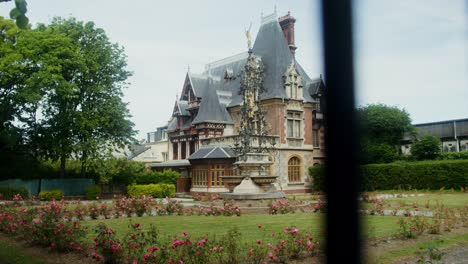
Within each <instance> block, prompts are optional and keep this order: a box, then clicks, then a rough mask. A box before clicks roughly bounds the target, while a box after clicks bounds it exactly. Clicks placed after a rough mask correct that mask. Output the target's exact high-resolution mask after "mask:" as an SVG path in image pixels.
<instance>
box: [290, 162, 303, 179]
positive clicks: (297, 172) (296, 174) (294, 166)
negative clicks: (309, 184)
mask: <svg viewBox="0 0 468 264" xmlns="http://www.w3.org/2000/svg"><path fill="white" fill-rule="evenodd" d="M288 180H289V182H300V181H301V160H300V159H299V158H298V157H292V158H290V159H289V161H288Z"/></svg>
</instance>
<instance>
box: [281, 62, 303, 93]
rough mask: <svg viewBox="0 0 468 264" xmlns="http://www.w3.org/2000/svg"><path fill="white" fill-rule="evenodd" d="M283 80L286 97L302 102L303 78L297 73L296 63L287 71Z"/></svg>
mask: <svg viewBox="0 0 468 264" xmlns="http://www.w3.org/2000/svg"><path fill="white" fill-rule="evenodd" d="M283 80H284V89H285V90H286V96H287V97H288V98H290V99H295V100H302V78H301V76H300V75H299V73H298V72H297V70H296V67H295V65H294V63H293V64H291V66H290V67H289V69H288V70H287V71H286V74H285V75H284V76H283Z"/></svg>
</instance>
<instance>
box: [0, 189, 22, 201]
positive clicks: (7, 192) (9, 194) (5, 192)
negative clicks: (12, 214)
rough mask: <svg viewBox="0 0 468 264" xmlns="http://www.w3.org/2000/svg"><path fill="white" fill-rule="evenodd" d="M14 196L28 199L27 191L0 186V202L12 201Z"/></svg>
mask: <svg viewBox="0 0 468 264" xmlns="http://www.w3.org/2000/svg"><path fill="white" fill-rule="evenodd" d="M16 194H19V195H21V197H23V198H25V199H26V198H29V191H28V189H26V188H24V187H14V186H0V200H12V199H13V197H14V196H15V195H16Z"/></svg>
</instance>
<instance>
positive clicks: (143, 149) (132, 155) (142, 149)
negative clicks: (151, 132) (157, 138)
mask: <svg viewBox="0 0 468 264" xmlns="http://www.w3.org/2000/svg"><path fill="white" fill-rule="evenodd" d="M150 148H151V147H145V146H142V147H140V148H139V149H137V150H135V152H133V153H132V154H130V155H129V156H128V157H127V159H128V160H131V159H133V158H135V157H136V156H138V155H140V154H141V153H143V152H145V151H147V150H148V149H150Z"/></svg>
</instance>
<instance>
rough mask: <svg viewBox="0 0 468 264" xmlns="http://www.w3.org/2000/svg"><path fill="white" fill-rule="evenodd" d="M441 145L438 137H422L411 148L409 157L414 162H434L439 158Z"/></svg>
mask: <svg viewBox="0 0 468 264" xmlns="http://www.w3.org/2000/svg"><path fill="white" fill-rule="evenodd" d="M441 145H442V144H441V142H440V139H439V138H438V137H435V136H432V135H426V136H423V137H421V138H420V139H419V140H416V141H415V142H414V143H413V145H412V146H411V156H412V157H413V158H414V159H415V160H435V159H437V158H438V157H439V156H440V153H441Z"/></svg>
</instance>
